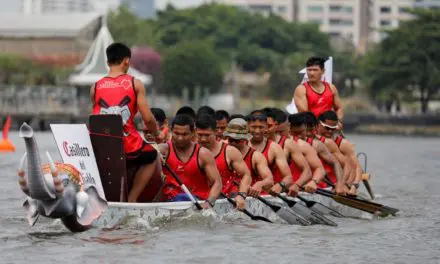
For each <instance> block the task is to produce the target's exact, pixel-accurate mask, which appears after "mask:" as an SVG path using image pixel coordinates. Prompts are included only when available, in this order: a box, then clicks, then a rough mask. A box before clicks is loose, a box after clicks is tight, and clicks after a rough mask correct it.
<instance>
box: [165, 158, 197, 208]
mask: <svg viewBox="0 0 440 264" xmlns="http://www.w3.org/2000/svg"><path fill="white" fill-rule="evenodd" d="M165 168H166V169H167V170H168V171H169V172H170V173H171V176H173V178H174V179H175V180H176V181H177V183H178V184H179V185H180V188H182V190H183V191H184V192H185V193H186V195H188V197H189V199H191V202H193V204H194V205H195V206H196V207H197V209H199V210H202V209H203V208H202V206H201V205H200V204H199V203H198V202H197V201H196V199H195V198H194V196H193V195H192V194H191V192H190V191H189V190H188V188H187V187H186V186H185V184H183V182H182V180H181V179H180V177H179V176H177V174H176V173H175V172H174V171H173V170H172V169H171V168H170V166H169V165H168V164H167V163H165Z"/></svg>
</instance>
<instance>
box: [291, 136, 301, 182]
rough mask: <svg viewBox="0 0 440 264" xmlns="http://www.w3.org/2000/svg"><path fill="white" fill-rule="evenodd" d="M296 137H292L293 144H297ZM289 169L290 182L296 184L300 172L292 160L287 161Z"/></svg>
mask: <svg viewBox="0 0 440 264" xmlns="http://www.w3.org/2000/svg"><path fill="white" fill-rule="evenodd" d="M298 139H299V138H298V137H296V136H295V137H293V140H294V141H295V143H298ZM289 168H290V171H291V172H292V180H293V182H296V181H297V180H298V179H299V177H301V170H300V168H298V166H297V165H296V163H295V161H293V160H289Z"/></svg>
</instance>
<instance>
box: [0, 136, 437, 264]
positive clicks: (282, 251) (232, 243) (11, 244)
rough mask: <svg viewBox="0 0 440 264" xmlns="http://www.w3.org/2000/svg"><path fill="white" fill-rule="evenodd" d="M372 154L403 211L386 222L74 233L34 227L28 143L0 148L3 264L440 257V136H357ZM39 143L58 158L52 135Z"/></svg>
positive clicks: (224, 224)
mask: <svg viewBox="0 0 440 264" xmlns="http://www.w3.org/2000/svg"><path fill="white" fill-rule="evenodd" d="M349 138H350V139H351V140H352V141H353V142H355V143H356V147H357V150H358V151H363V152H366V153H367V154H368V170H369V171H370V172H371V173H372V175H373V179H372V181H371V183H372V187H373V190H374V191H375V193H376V194H377V195H378V198H377V202H379V203H383V204H386V205H389V206H392V207H397V208H399V209H401V212H400V215H399V216H397V217H394V218H387V219H381V220H357V219H336V221H337V222H338V224H339V226H338V227H327V226H311V227H310V226H309V227H300V226H289V225H283V224H266V223H259V222H258V223H257V222H252V221H237V222H231V221H221V222H220V221H214V220H210V218H200V217H194V218H190V219H186V220H184V221H183V220H182V221H174V222H172V223H170V224H167V225H161V226H160V227H159V228H158V229H151V228H149V227H148V226H143V225H142V223H139V222H136V221H133V222H132V223H127V224H126V225H124V226H122V227H121V228H120V229H117V230H101V229H97V228H95V229H92V230H89V231H87V232H84V233H81V234H72V233H70V232H68V231H67V230H66V229H65V228H64V227H63V226H62V225H61V224H60V223H59V222H53V221H48V220H46V219H40V220H39V221H38V222H37V224H36V225H35V226H34V227H32V228H30V227H28V224H27V221H26V219H25V216H24V211H23V209H22V207H21V205H22V203H23V198H24V197H23V195H22V194H21V192H20V191H19V188H18V183H17V181H16V180H17V176H16V171H17V167H18V163H19V159H20V157H21V155H22V154H23V153H24V144H23V142H22V141H21V140H20V139H19V138H18V136H17V133H12V135H11V140H12V141H13V142H14V144H15V145H16V147H17V152H15V153H12V154H4V153H0V190H1V196H0V256H1V261H0V262H1V263H81V264H85V263H192V264H195V263H210V262H211V263H268V262H271V263H385V262H386V263H416V262H419V263H440V253H439V250H440V210H439V207H440V203H439V199H440V177H439V175H438V172H439V171H440V161H439V158H440V140H439V139H434V138H427V139H424V138H409V137H389V136H386V137H383V136H356V135H351V136H349ZM37 141H38V144H39V147H40V151H43V150H49V151H50V152H51V153H53V154H54V158H55V157H57V158H58V156H57V154H56V153H57V150H56V146H55V144H54V141H53V137H52V135H51V134H50V133H37Z"/></svg>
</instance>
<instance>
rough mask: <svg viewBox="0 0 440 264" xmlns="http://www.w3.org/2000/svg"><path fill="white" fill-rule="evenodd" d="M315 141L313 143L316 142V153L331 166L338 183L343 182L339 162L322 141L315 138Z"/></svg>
mask: <svg viewBox="0 0 440 264" xmlns="http://www.w3.org/2000/svg"><path fill="white" fill-rule="evenodd" d="M315 142H316V143H315ZM315 142H314V143H313V144H317V145H316V152H318V155H319V156H320V157H321V158H322V160H323V161H324V162H326V163H327V164H329V165H331V166H333V169H334V171H335V174H336V179H337V181H338V183H343V182H344V176H343V173H342V168H341V164H339V162H338V161H337V160H336V158H335V157H334V156H333V155H332V154H331V153H330V151H329V150H328V149H327V147H326V146H325V145H324V143H322V142H321V141H319V140H315Z"/></svg>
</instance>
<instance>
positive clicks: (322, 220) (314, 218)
mask: <svg viewBox="0 0 440 264" xmlns="http://www.w3.org/2000/svg"><path fill="white" fill-rule="evenodd" d="M291 209H292V210H293V211H294V212H295V213H298V214H299V215H301V216H302V217H304V218H305V219H307V220H308V221H310V222H312V223H314V224H322V225H331V226H337V224H336V223H335V222H333V221H331V220H330V219H328V218H326V217H324V216H322V215H319V214H318V213H316V212H313V211H312V210H310V209H309V208H307V207H305V206H304V205H302V204H300V203H296V204H295V205H294V206H293V207H291Z"/></svg>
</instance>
